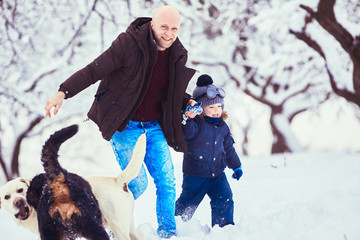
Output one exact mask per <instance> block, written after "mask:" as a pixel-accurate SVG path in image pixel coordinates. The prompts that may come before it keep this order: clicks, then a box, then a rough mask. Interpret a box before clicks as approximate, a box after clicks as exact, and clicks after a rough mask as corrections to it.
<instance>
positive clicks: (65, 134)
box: [41, 124, 79, 180]
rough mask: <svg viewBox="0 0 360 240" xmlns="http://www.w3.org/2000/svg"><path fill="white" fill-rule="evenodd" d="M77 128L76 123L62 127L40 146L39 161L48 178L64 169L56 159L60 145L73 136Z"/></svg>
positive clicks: (53, 176)
mask: <svg viewBox="0 0 360 240" xmlns="http://www.w3.org/2000/svg"><path fill="white" fill-rule="evenodd" d="M78 128H79V127H78V125H76V124H74V125H71V126H69V127H66V128H63V129H61V130H59V131H57V132H55V133H54V134H52V135H51V136H50V137H49V139H48V140H47V141H46V142H45V144H44V146H43V148H42V153H41V161H42V163H43V166H44V170H45V173H46V177H47V178H48V179H49V180H53V179H54V178H55V177H56V176H58V175H59V174H60V173H63V172H64V171H65V170H64V169H63V168H62V167H61V166H60V164H59V161H58V152H59V149H60V145H61V144H62V143H63V142H65V141H66V140H68V139H69V138H71V137H72V136H74V135H75V134H76V133H77V131H78Z"/></svg>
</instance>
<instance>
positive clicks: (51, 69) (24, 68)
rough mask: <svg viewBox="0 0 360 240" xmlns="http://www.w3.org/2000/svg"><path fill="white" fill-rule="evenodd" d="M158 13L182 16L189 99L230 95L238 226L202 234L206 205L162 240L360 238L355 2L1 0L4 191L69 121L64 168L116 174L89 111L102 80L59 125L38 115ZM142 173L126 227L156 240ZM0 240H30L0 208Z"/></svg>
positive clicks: (37, 169)
mask: <svg viewBox="0 0 360 240" xmlns="http://www.w3.org/2000/svg"><path fill="white" fill-rule="evenodd" d="M167 4H169V5H171V6H173V7H175V8H176V9H177V10H178V12H179V13H180V15H181V27H180V28H179V29H176V31H178V39H179V40H180V41H181V44H182V46H183V47H184V48H185V49H186V50H187V61H186V67H188V68H191V69H194V70H196V71H195V74H194V75H193V76H192V77H191V80H190V82H189V84H188V86H187V89H186V92H187V93H188V94H192V93H193V91H194V89H196V88H197V87H198V86H197V85H196V83H197V79H198V78H199V76H201V75H202V74H208V75H210V76H211V77H212V79H213V80H214V85H216V86H217V87H219V88H222V89H223V90H224V91H225V92H226V97H224V104H223V110H224V111H225V112H226V114H227V116H228V118H227V119H226V123H227V125H228V127H229V129H230V131H231V136H232V138H233V139H234V142H235V143H234V148H235V150H236V153H237V155H238V156H239V158H240V160H241V167H242V170H243V175H242V176H241V178H240V179H239V180H236V179H234V178H233V177H232V176H233V173H234V171H233V169H231V168H229V167H227V168H225V171H224V172H225V175H226V178H227V181H228V182H229V185H230V188H231V191H232V194H233V201H234V211H233V221H234V225H231V224H230V225H226V226H224V227H219V225H215V226H213V227H212V216H211V207H210V198H209V196H205V197H204V199H203V200H202V202H201V203H200V205H199V206H198V208H197V209H196V211H195V213H194V215H193V217H192V218H191V219H190V220H189V221H186V222H184V221H182V219H181V217H180V216H175V221H176V231H177V234H176V235H174V236H172V237H170V239H173V240H199V239H204V240H219V239H227V240H262V239H267V240H322V239H326V240H359V239H360V228H359V224H360V187H359V186H360V174H359V172H360V162H359V161H360V140H359V137H358V136H360V111H359V109H360V28H359V24H360V14H359V13H360V3H359V1H358V0H293V1H287V0H268V1H258V0H249V1H232V0H188V1H180V0H174V1H160V0H146V1H122V0H119V1H103V0H93V1H89V0H75V1H59V0H52V1H24V0H12V1H9V0H0V23H1V24H0V26H1V27H0V29H1V30H0V36H1V37H0V56H1V58H0V68H1V72H2V74H1V76H0V165H1V171H0V187H1V186H3V185H4V184H6V183H7V182H8V181H10V180H12V179H15V178H17V177H23V178H27V179H32V178H33V177H34V176H35V175H37V174H39V173H43V172H44V168H43V166H42V163H41V161H40V157H41V153H42V148H43V145H44V143H45V141H46V140H47V139H48V138H49V136H50V135H51V134H53V133H54V132H55V131H57V130H59V129H61V128H64V127H66V126H69V125H72V124H77V125H78V126H79V130H78V133H77V134H76V135H75V136H73V137H72V138H70V139H69V140H67V141H66V142H64V143H63V144H62V145H61V148H60V150H59V158H58V160H59V162H60V164H61V166H62V167H63V168H65V169H66V170H67V171H69V172H73V173H76V174H78V175H80V176H82V177H85V178H87V177H92V176H106V177H116V176H118V174H119V173H120V172H121V168H120V167H119V164H118V162H117V158H116V156H115V155H114V151H113V148H112V144H110V143H109V141H108V139H104V137H103V136H102V133H101V132H100V131H99V127H98V126H97V125H96V124H95V123H94V121H92V120H91V119H89V117H88V115H87V114H88V111H89V109H90V108H91V107H92V104H93V101H94V96H95V94H97V96H95V101H96V98H97V97H99V95H98V92H97V89H98V88H100V82H101V81H97V82H94V83H93V84H91V85H90V87H87V88H86V89H84V90H81V91H80V92H79V93H78V94H76V95H75V96H71V98H70V99H65V100H64V102H63V104H62V106H61V109H60V110H59V113H58V114H56V116H54V115H53V116H52V117H51V118H49V117H45V110H44V107H45V104H46V103H47V100H48V99H49V98H50V97H51V96H53V95H54V93H56V92H57V91H58V90H59V86H60V84H62V83H63V82H64V81H65V80H66V79H68V78H69V77H70V76H72V75H73V74H74V73H76V72H77V71H78V70H79V69H83V68H84V67H85V66H87V65H88V64H89V63H91V62H92V61H93V60H94V59H95V58H97V57H98V56H99V55H100V54H101V53H103V52H104V51H105V50H107V49H108V48H109V47H110V45H111V44H112V43H113V41H114V40H115V39H116V38H117V37H118V35H119V34H120V33H122V32H124V31H126V30H127V29H128V27H129V24H130V23H132V22H133V21H134V20H136V19H138V18H141V17H148V18H151V16H152V15H153V12H154V10H155V9H156V8H158V7H159V6H162V5H167ZM156 37H157V35H156V31H155V30H154V38H155V39H156ZM154 41H155V40H154ZM158 49H159V48H158ZM132 57H133V56H132V55H129V56H128V58H129V59H128V60H129V61H130V60H131V59H130V58H132ZM170 57H171V52H170ZM145 58H146V57H145ZM145 58H144V59H145ZM90 66H91V67H93V65H90ZM128 67H129V68H131V67H132V66H128ZM85 74H86V73H84V75H85ZM178 74H179V73H178ZM79 75H81V72H80V73H79ZM125 75H126V74H125ZM179 75H181V76H185V75H186V74H185V73H183V72H181V73H180V74H179ZM126 77H128V78H129V79H130V78H135V76H132V75H130V76H126ZM130 87H131V86H130V85H129V86H128V88H130ZM124 88H125V86H124ZM137 88H140V87H138V86H137V85H136V87H135V90H134V91H136V89H137ZM169 89H170V87H169ZM169 91H170V90H169ZM169 91H167V92H166V93H168V92H169ZM206 94H208V93H206ZM170 95H171V94H168V96H170ZM207 96H208V95H207ZM100 97H102V96H100ZM95 101H94V102H95ZM129 104H130V103H129ZM179 116H181V114H180V113H179ZM181 120H182V119H179V123H181ZM170 154H171V159H172V162H173V165H174V174H175V189H176V199H178V198H179V196H180V194H181V193H182V183H183V179H184V175H183V155H184V154H183V153H182V152H180V151H175V150H174V148H173V147H172V146H170ZM159 157H161V156H159ZM146 173H147V176H148V186H147V188H146V190H145V192H144V193H143V194H142V195H141V196H140V197H139V198H137V199H136V200H135V202H134V213H133V216H134V224H135V230H136V232H137V235H138V237H139V239H141V240H160V239H163V238H161V237H160V236H159V234H158V233H157V229H158V221H157V209H156V205H157V202H156V201H157V198H156V196H157V188H156V185H155V184H154V180H153V178H152V177H151V176H150V175H149V174H150V173H149V171H148V170H146ZM124 189H125V188H124ZM125 190H126V189H125ZM118 204H119V205H120V206H121V207H124V208H126V207H127V206H123V205H122V201H119V203H118ZM106 231H107V232H108V233H109V236H110V239H114V240H115V239H116V237H115V236H114V234H113V233H112V232H111V230H110V229H108V228H107V229H106ZM5 239H6V240H8V239H29V240H32V239H33V240H37V239H40V237H39V235H37V234H34V233H32V232H31V231H29V230H28V229H26V228H25V227H23V226H19V225H17V224H16V223H15V221H14V217H13V216H12V215H11V214H10V213H9V212H7V211H6V210H5V209H4V199H1V201H0V240H5ZM78 239H85V238H78Z"/></svg>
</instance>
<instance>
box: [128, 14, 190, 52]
mask: <svg viewBox="0 0 360 240" xmlns="http://www.w3.org/2000/svg"><path fill="white" fill-rule="evenodd" d="M151 20H152V18H150V17H140V18H137V19H135V20H134V21H133V22H132V23H131V24H130V25H129V27H128V28H127V29H126V33H128V34H130V35H131V36H132V37H133V38H134V39H136V40H137V41H138V42H141V41H147V39H148V37H149V36H150V39H151V41H153V42H154V44H155V46H156V42H155V39H154V36H153V32H152V30H151V26H150V22H151ZM142 45H144V46H145V45H146V43H145V42H143V43H142ZM170 49H176V50H175V51H171V52H173V54H174V55H175V56H183V55H187V53H188V51H187V50H186V49H185V47H184V46H183V45H182V43H181V42H180V40H179V37H177V38H176V40H175V42H174V43H173V44H172V45H171V47H170Z"/></svg>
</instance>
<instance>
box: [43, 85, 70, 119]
mask: <svg viewBox="0 0 360 240" xmlns="http://www.w3.org/2000/svg"><path fill="white" fill-rule="evenodd" d="M64 98H65V93H63V92H61V91H59V92H57V93H56V94H55V95H54V96H52V97H51V98H49V100H48V101H47V102H46V105H45V117H49V118H50V117H51V112H50V111H51V109H52V108H53V107H54V108H55V109H54V115H56V114H57V113H58V112H59V109H60V107H61V105H62V103H63V100H64Z"/></svg>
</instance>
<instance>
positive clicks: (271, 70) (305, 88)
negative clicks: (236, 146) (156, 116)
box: [193, 0, 358, 153]
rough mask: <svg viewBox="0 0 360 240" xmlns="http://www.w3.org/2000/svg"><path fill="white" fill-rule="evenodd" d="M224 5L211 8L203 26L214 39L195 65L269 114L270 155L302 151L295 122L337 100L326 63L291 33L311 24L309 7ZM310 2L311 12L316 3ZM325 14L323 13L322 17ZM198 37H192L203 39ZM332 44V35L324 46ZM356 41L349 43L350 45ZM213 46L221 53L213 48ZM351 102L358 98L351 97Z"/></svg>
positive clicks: (200, 52) (253, 3)
mask: <svg viewBox="0 0 360 240" xmlns="http://www.w3.org/2000/svg"><path fill="white" fill-rule="evenodd" d="M226 2H227V1H225V2H224V1H222V3H223V4H217V5H216V4H214V2H213V1H209V2H208V5H207V7H206V8H207V9H208V11H209V14H208V20H207V21H206V22H204V23H203V25H205V26H211V28H210V30H211V33H212V34H208V35H207V36H208V37H207V38H208V44H207V46H200V47H199V48H198V50H197V52H198V54H197V57H196V59H195V60H194V63H195V64H199V65H203V66H207V67H211V68H215V69H216V70H215V71H214V75H215V76H217V78H218V79H224V81H225V83H224V85H226V84H229V83H230V82H233V83H234V85H235V86H236V87H237V88H238V89H239V90H241V91H242V92H243V93H245V94H247V95H248V96H250V97H251V98H253V99H254V100H256V101H258V102H261V103H263V104H264V105H265V106H267V107H268V108H269V109H270V111H271V114H270V119H269V122H270V125H271V129H272V133H273V143H272V150H271V152H272V153H280V152H296V151H303V150H304V149H303V147H302V146H301V145H300V144H299V142H298V140H297V139H296V137H295V135H294V134H293V132H292V129H291V122H292V120H293V119H294V117H295V116H296V115H298V114H299V113H302V112H304V111H307V110H309V109H312V108H314V107H317V106H319V105H320V104H321V103H323V102H325V101H327V100H328V99H330V98H334V95H333V94H332V93H333V91H335V92H337V94H339V91H337V90H336V89H334V84H329V82H328V81H326V79H327V78H328V77H327V75H328V67H327V62H326V61H324V59H322V58H321V57H319V55H318V54H317V53H316V51H314V50H313V49H310V48H308V46H307V44H304V42H302V41H298V40H297V37H296V36H295V35H294V34H292V31H290V30H291V29H297V28H301V26H303V25H304V22H305V21H306V20H307V18H305V17H304V16H305V13H304V11H303V10H301V9H300V8H299V6H300V4H302V3H304V2H306V1H276V0H273V1H247V2H246V3H247V4H244V3H243V2H242V3H240V2H239V3H237V6H235V5H236V3H232V4H231V5H230V4H226ZM229 2H230V1H229ZM307 2H308V3H307V4H309V5H311V6H314V5H315V4H316V3H317V1H307ZM324 2H326V1H324ZM229 6H231V8H230V7H229ZM353 7H354V6H351V5H348V6H347V8H348V9H354V8H353ZM338 8H342V6H338ZM214 9H215V10H214ZM307 9H309V8H307ZM353 11H356V10H353ZM214 12H215V13H216V12H217V13H221V14H214ZM211 13H212V14H211ZM322 14H325V13H319V16H320V15H322ZM352 16H353V18H352V19H349V21H351V20H353V21H358V17H357V19H356V17H355V16H354V14H353V15H352ZM342 17H344V16H342ZM304 19H305V20H304ZM355 23H356V22H355ZM200 29H206V27H202V28H201V27H200ZM208 29H209V28H208ZM199 32H201V30H198V33H197V34H193V36H195V37H196V36H199V35H200V33H199ZM329 38H331V36H329V35H328V36H325V37H324V38H323V40H324V41H325V42H326V41H327V40H328V39H329ZM354 39H356V38H350V40H351V42H352V44H354V43H355V42H356V41H354ZM194 41H195V42H196V41H199V39H197V40H194ZM349 44H350V43H349ZM204 45H205V44H204ZM211 45H212V46H217V47H216V48H209V47H208V46H211ZM351 46H353V45H349V48H350V47H351ZM205 48H206V50H205ZM327 49H329V48H327ZM335 49H337V48H335ZM193 54H194V53H193ZM354 55H356V54H355V53H354ZM219 69H221V70H219ZM334 69H339V68H334ZM339 71H340V72H343V74H345V75H346V74H347V73H348V72H349V70H348V68H347V67H344V68H340V69H339ZM224 74H225V77H224ZM354 75H356V74H355V73H354ZM238 95H239V94H238ZM347 96H351V98H354V97H355V96H354V94H350V95H349V94H348V93H347ZM245 139H246V138H245Z"/></svg>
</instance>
